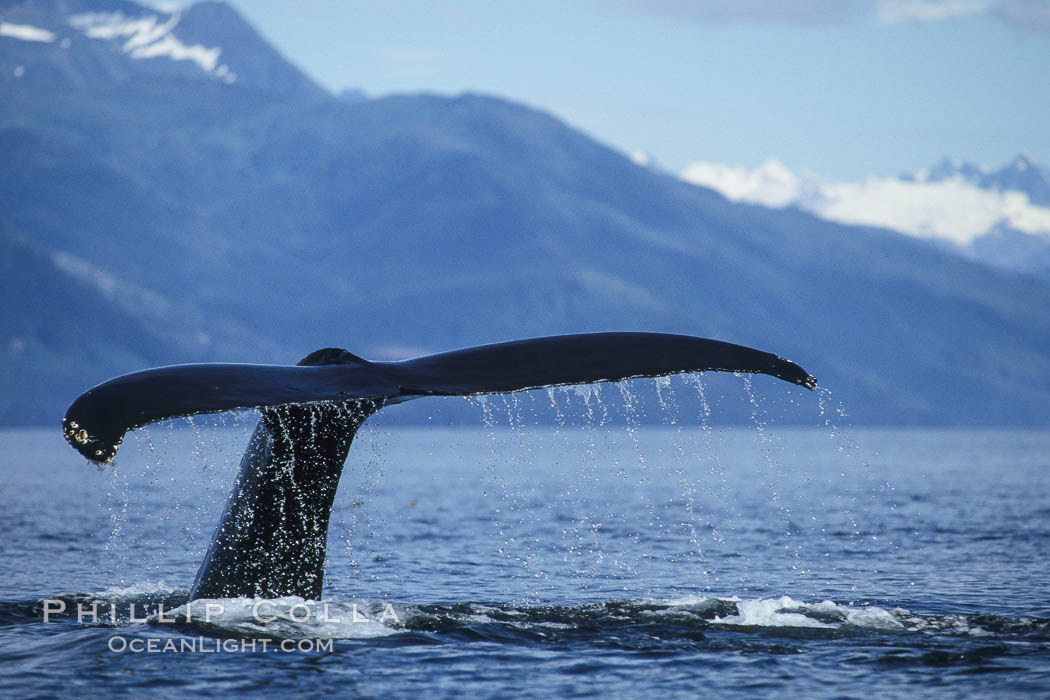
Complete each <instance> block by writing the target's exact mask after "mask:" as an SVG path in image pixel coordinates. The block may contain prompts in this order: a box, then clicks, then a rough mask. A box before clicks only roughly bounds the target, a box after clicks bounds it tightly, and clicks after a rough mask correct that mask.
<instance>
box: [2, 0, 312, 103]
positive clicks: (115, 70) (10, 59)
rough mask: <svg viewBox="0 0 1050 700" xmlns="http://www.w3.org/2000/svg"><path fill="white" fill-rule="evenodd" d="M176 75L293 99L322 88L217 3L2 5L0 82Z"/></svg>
mask: <svg viewBox="0 0 1050 700" xmlns="http://www.w3.org/2000/svg"><path fill="white" fill-rule="evenodd" d="M129 59H130V60H129ZM172 78H174V79H177V80H180V81H183V82H185V83H187V84H193V83H198V84H201V85H209V84H211V85H234V84H237V85H239V86H240V87H242V88H247V89H249V90H255V91H264V92H266V93H268V94H271V95H283V96H289V97H296V98H302V97H318V96H320V95H321V94H322V92H323V91H322V90H321V88H320V87H318V86H317V85H316V84H315V83H314V82H313V81H311V80H310V79H309V78H307V77H306V76H305V75H303V74H302V73H301V72H300V71H299V70H297V69H296V68H295V67H294V66H292V65H291V64H289V63H288V62H287V61H286V60H285V59H284V58H283V57H281V55H280V54H279V53H278V52H277V51H275V50H274V49H273V48H272V47H271V46H269V45H268V44H267V43H266V42H265V41H264V40H263V39H262V38H261V37H260V36H259V35H258V34H257V33H256V31H255V30H254V29H253V28H252V27H251V26H250V25H248V24H247V23H246V22H245V21H244V20H243V19H242V18H241V17H240V15H238V14H237V13H236V12H235V11H234V10H233V9H232V8H230V7H229V6H228V5H226V4H224V3H221V2H200V3H196V4H193V5H190V6H188V7H185V8H179V7H177V6H170V7H169V6H151V5H142V4H138V3H135V2H130V1H129V0H102V1H99V0H36V1H33V0H22V1H20V2H19V1H17V0H16V1H15V2H8V3H5V4H4V5H3V6H0V83H11V82H13V83H14V84H15V85H17V84H18V83H19V82H22V81H34V82H37V83H43V84H45V85H50V86H54V87H55V88H74V89H78V88H97V87H106V88H111V87H112V86H113V85H114V84H126V83H129V82H131V83H135V82H138V83H148V82H149V81H154V80H157V79H164V80H167V79H172Z"/></svg>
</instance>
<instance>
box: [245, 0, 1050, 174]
mask: <svg viewBox="0 0 1050 700" xmlns="http://www.w3.org/2000/svg"><path fill="white" fill-rule="evenodd" d="M232 4H233V5H235V6H236V7H238V9H240V10H241V11H242V12H243V13H244V15H245V16H246V17H248V19H249V20H250V21H251V22H252V23H253V24H254V25H255V26H256V27H257V28H258V29H259V30H260V31H261V32H262V33H263V34H264V35H265V36H266V37H267V38H268V39H269V40H271V41H272V42H273V43H274V44H275V45H276V46H277V47H278V48H279V49H280V50H281V51H282V52H283V53H284V54H285V55H286V56H287V57H288V58H289V59H291V60H292V61H293V62H294V63H296V64H297V65H299V66H300V67H301V68H303V69H304V70H305V71H306V72H307V73H309V74H310V75H311V76H313V77H314V78H315V79H317V80H318V81H320V82H321V83H322V84H324V85H325V86H327V87H329V88H331V89H333V90H339V89H342V88H355V87H356V88H361V89H363V90H365V91H366V92H367V93H368V94H369V95H370V96H379V95H384V94H388V93H392V92H406V91H428V92H438V93H445V94H455V93H459V92H462V91H465V90H471V91H478V92H484V93H489V94H495V95H500V96H503V97H507V98H510V99H514V100H517V101H521V102H525V103H527V104H529V105H532V106H535V107H539V108H542V109H544V110H547V111H550V112H553V113H554V114H556V115H557V116H559V117H560V118H562V119H564V120H566V121H568V122H569V123H570V124H573V125H574V126H577V127H579V128H581V129H583V130H584V131H586V132H588V133H590V134H591V135H593V136H595V137H597V138H599V139H600V140H602V141H604V142H606V143H608V144H610V145H612V146H614V147H616V148H619V149H621V150H624V151H632V150H635V149H640V150H644V151H646V152H648V153H649V154H650V155H651V156H652V157H653V158H654V159H655V160H656V161H657V162H658V163H659V164H661V165H662V166H664V167H666V168H668V169H670V170H674V171H678V170H681V168H683V167H684V166H685V165H686V164H687V163H689V162H692V161H696V160H706V161H717V162H722V163H727V164H735V165H748V166H751V165H756V164H758V163H759V162H761V161H762V160H765V159H767V158H777V159H779V160H781V161H783V162H784V163H786V164H787V165H788V166H789V167H791V168H793V169H800V168H806V169H809V170H812V171H814V172H816V173H818V174H820V175H824V176H827V177H833V178H843V179H845V178H860V177H864V176H868V175H895V174H897V173H900V172H904V171H913V170H917V169H918V168H921V167H924V166H927V165H931V164H932V163H933V162H935V161H937V160H939V159H940V158H941V157H943V156H956V157H960V158H963V159H965V160H973V161H976V162H978V163H985V164H988V165H996V164H999V163H1001V162H1004V161H1006V160H1008V159H1009V158H1011V157H1012V156H1014V155H1016V154H1017V153H1020V152H1025V153H1028V154H1030V155H1031V156H1033V157H1034V158H1036V160H1038V161H1041V162H1042V163H1044V164H1047V163H1050V0H693V1H691V2H689V1H686V0H562V1H561V2H556V1H549V0H529V2H512V1H510V0H385V1H380V0H301V1H300V2H295V3H291V2H287V0H232Z"/></svg>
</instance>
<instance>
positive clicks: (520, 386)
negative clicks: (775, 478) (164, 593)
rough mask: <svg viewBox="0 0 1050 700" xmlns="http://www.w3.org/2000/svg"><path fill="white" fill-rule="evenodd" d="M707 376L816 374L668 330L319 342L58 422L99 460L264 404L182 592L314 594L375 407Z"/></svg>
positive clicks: (134, 392)
mask: <svg viewBox="0 0 1050 700" xmlns="http://www.w3.org/2000/svg"><path fill="white" fill-rule="evenodd" d="M708 370H714V371H727V372H752V373H763V374H769V375H772V376H774V377H777V378H779V379H783V380H784V381H788V382H792V383H794V384H798V385H800V386H803V387H806V388H808V389H812V388H814V387H815V386H816V379H815V378H814V377H812V376H811V375H809V374H808V373H807V372H806V371H805V370H803V369H802V368H801V367H799V366H798V365H796V364H795V363H793V362H791V361H789V360H785V359H783V358H781V357H778V356H777V355H773V354H771V353H767V352H762V351H761V350H755V349H753V348H748V347H744V346H741V345H733V344H732V343H725V342H721V341H717V340H707V339H704V338H695V337H692V336H683V335H671V334H665V333H588V334H581V335H564V336H553V337H548V338H533V339H530V340H518V341H513V342H507V343H497V344H494V345H484V346H479V347H473V348H467V349H464V350H455V351H452V352H445V353H440V354H436V355H427V356H425V357H418V358H415V359H411V360H404V361H401V362H370V361H368V360H365V359H363V358H361V357H358V356H356V355H353V354H351V353H350V352H347V351H346V350H342V349H339V348H324V349H322V350H317V351H315V352H312V353H310V354H309V355H307V356H306V357H305V358H303V359H302V360H301V361H300V362H299V363H298V364H297V365H295V366H280V365H246V364H190V365H174V366H170V367H158V368H155V369H149V370H144V371H142V372H134V373H132V374H126V375H123V376H120V377H117V378H115V379H111V380H109V381H107V382H104V383H102V384H100V385H98V386H96V387H94V388H93V389H90V390H88V391H87V392H85V393H84V394H82V395H81V396H80V397H78V398H77V399H76V400H75V401H74V402H73V403H72V404H71V405H70V407H69V410H68V411H67V412H66V416H65V418H63V419H62V423H63V431H64V434H65V437H66V440H67V441H69V443H70V444H71V445H72V446H73V447H74V448H75V449H76V450H77V451H78V452H80V453H81V454H82V455H84V456H85V457H87V458H88V459H90V460H92V461H95V462H107V461H109V460H111V459H112V458H113V457H114V455H115V454H116V452H117V449H118V448H119V446H120V443H121V441H122V440H123V438H124V435H125V433H126V432H127V431H128V430H132V429H134V428H138V427H142V426H144V425H147V424H149V423H152V422H154V421H158V420H163V419H166V418H174V417H177V416H187V415H194V414H199V413H214V412H219V411H228V410H231V409H238V408H259V409H261V412H262V417H261V418H260V420H259V424H258V425H257V426H256V428H255V431H254V433H253V434H252V438H251V440H250V441H249V444H248V448H247V450H246V451H245V454H244V457H243V458H242V460H241V468H240V472H239V474H238V477H237V481H236V483H235V485H234V488H233V491H232V493H231V494H230V498H229V501H228V502H227V504H226V510H225V512H224V513H223V517H222V520H221V521H220V523H219V526H218V528H217V529H216V531H215V535H214V537H213V539H212V543H211V546H210V548H209V550H208V553H207V555H206V557H205V560H204V563H203V564H202V566H201V569H200V571H199V572H198V574H197V578H196V581H195V582H194V585H193V589H192V590H191V593H190V597H191V599H196V598H226V597H236V596H255V597H266V598H273V597H279V596H285V595H297V596H301V597H303V598H313V599H317V598H319V597H320V595H321V587H322V578H323V574H324V559H325V544H326V539H327V534H328V520H329V515H330V513H331V509H332V503H333V500H334V498H335V492H336V488H337V487H338V484H339V477H340V475H341V473H342V469H343V463H344V462H345V461H346V456H347V454H348V453H349V450H350V444H351V442H352V441H353V438H354V435H355V433H356V432H357V429H358V428H359V427H360V426H361V424H362V423H363V422H364V421H365V420H366V419H367V418H368V417H369V416H370V415H372V414H373V413H375V412H376V411H378V410H379V409H381V408H383V407H384V406H388V405H391V404H395V403H401V402H403V401H408V400H411V399H415V398H420V397H424V396H465V395H471V394H486V393H505V392H512V391H521V390H524V389H535V388H539V387H547V386H558V385H565V384H583V383H592V382H603V381H619V380H622V379H627V378H631V377H655V376H665V375H669V374H678V373H682V372H702V371H708Z"/></svg>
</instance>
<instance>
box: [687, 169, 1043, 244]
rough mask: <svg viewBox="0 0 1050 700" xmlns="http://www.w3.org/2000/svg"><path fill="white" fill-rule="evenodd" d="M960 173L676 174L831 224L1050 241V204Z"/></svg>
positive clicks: (954, 237)
mask: <svg viewBox="0 0 1050 700" xmlns="http://www.w3.org/2000/svg"><path fill="white" fill-rule="evenodd" d="M965 170H966V168H965V167H964V166H963V165H962V164H960V165H959V169H958V170H956V171H955V172H950V173H942V174H941V175H940V176H939V177H931V176H930V171H921V172H920V173H918V174H917V175H916V176H914V177H910V178H907V179H903V178H902V179H898V178H874V177H873V178H868V179H866V180H864V181H862V182H842V183H838V182H831V181H827V180H824V179H822V178H819V177H817V176H816V175H813V174H811V173H805V172H803V173H795V172H793V171H791V170H790V169H789V168H787V167H786V166H784V165H783V164H782V163H779V162H778V161H775V160H770V161H766V162H765V163H762V164H761V165H759V166H758V167H757V168H741V167H732V166H725V165H719V164H716V163H703V162H700V163H693V164H691V165H689V166H688V167H687V168H686V169H685V170H683V171H682V173H681V175H680V177H681V178H682V179H683V180H685V181H687V182H691V183H693V184H696V185H701V186H703V187H710V188H712V189H714V190H717V191H718V192H720V193H722V195H724V196H725V197H726V198H727V199H730V200H733V201H740V202H750V203H754V204H761V205H764V206H768V207H774V208H783V207H788V206H797V207H799V208H801V209H805V210H807V211H809V212H811V213H813V214H816V215H817V216H820V217H822V218H825V219H829V220H831V221H837V222H840V223H845V224H861V225H871V226H879V227H883V228H890V229H894V230H897V231H900V232H902V233H907V234H910V235H913V236H918V237H922V238H932V239H940V240H945V241H950V242H952V243H955V244H958V245H960V246H967V245H970V244H972V243H973V242H974V241H975V240H976V239H978V238H980V237H982V236H985V235H987V234H989V233H991V232H993V231H997V230H1004V229H1008V230H1013V231H1018V232H1021V233H1024V234H1029V235H1036V236H1040V237H1047V238H1050V207H1044V206H1039V205H1036V204H1033V203H1032V201H1031V200H1030V198H1029V196H1028V194H1027V193H1025V192H1022V191H1018V190H1014V189H998V188H995V187H991V186H988V185H985V186H981V185H980V184H977V183H976V182H975V181H974V176H973V175H968V174H967V172H964V171H965ZM981 172H984V173H987V172H990V171H981Z"/></svg>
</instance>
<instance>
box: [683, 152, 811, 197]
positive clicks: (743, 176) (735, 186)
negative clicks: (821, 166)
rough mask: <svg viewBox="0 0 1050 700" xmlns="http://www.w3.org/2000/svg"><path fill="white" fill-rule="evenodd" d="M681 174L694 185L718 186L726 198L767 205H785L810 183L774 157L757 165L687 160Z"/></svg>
mask: <svg viewBox="0 0 1050 700" xmlns="http://www.w3.org/2000/svg"><path fill="white" fill-rule="evenodd" d="M681 177H682V179H683V180H685V181H686V182H691V183H693V184H694V185H701V186H703V187H710V188H711V189H714V190H718V191H719V192H721V193H722V194H723V195H724V196H725V197H726V198H727V199H731V200H733V201H743V202H753V203H755V204H762V205H765V206H767V207H785V206H787V205H788V204H792V203H794V202H796V201H798V200H799V199H801V198H802V197H803V196H804V193H805V192H806V190H807V189H809V184H808V183H806V182H805V181H803V179H802V178H801V177H799V176H798V175H796V174H795V173H793V172H791V171H790V170H789V169H788V168H787V167H786V166H785V165H784V164H783V163H781V162H780V161H777V160H767V161H766V162H765V163H762V165H760V166H758V167H757V168H742V167H734V166H731V165H721V164H719V163H690V164H689V165H688V166H687V167H686V169H685V170H683V171H682V174H681Z"/></svg>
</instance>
